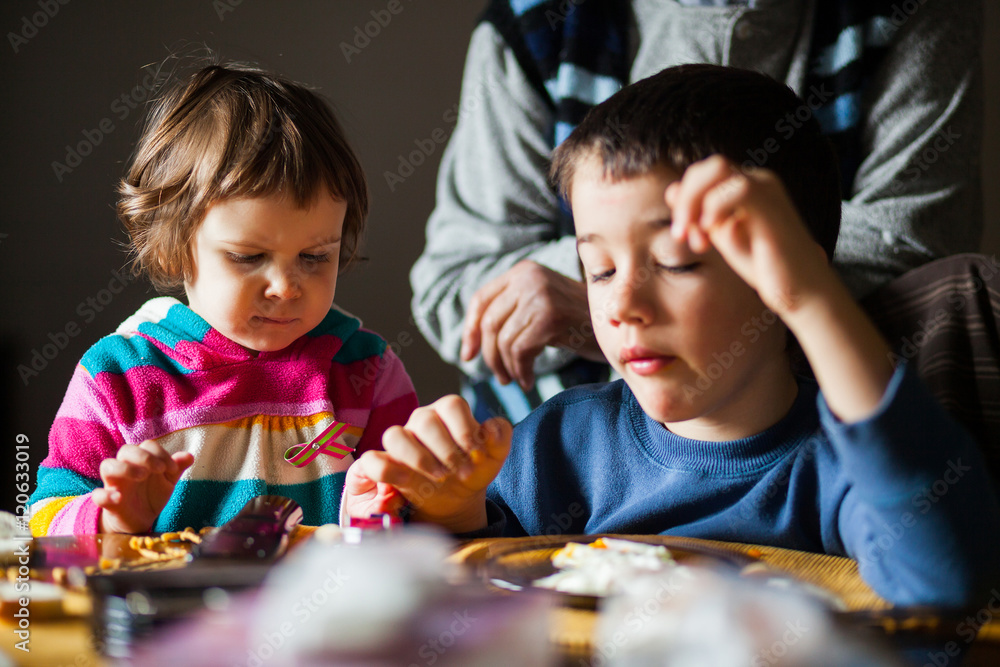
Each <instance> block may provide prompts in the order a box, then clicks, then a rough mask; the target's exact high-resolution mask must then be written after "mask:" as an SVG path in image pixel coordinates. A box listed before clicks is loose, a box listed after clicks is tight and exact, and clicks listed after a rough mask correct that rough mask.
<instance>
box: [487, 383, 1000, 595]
mask: <svg viewBox="0 0 1000 667" xmlns="http://www.w3.org/2000/svg"><path fill="white" fill-rule="evenodd" d="M489 498H490V500H492V501H493V502H494V503H495V504H496V505H497V506H499V509H500V510H502V511H503V514H504V517H503V518H500V517H499V516H496V517H494V518H492V519H491V521H493V523H492V525H491V527H490V528H491V529H492V530H494V531H502V533H503V534H504V535H508V536H519V535H525V534H527V535H556V534H566V535H572V534H595V533H620V534H627V533H634V534H657V533H659V534H664V535H683V536H688V537H699V538H705V539H714V540H727V541H739V542H748V543H754V544H766V545H773V546H777V547H785V548H789V549H800V550H805V551H814V552H823V553H829V554H836V555H845V556H850V557H852V558H854V559H856V560H857V561H858V562H859V566H860V571H861V575H862V576H863V577H864V579H865V581H866V582H867V583H868V584H869V585H870V586H871V587H872V588H873V589H874V590H875V591H876V592H877V593H879V594H880V595H881V596H883V597H884V598H886V599H888V600H889V601H891V602H893V603H894V604H939V605H948V606H960V605H966V604H975V603H976V602H977V601H978V600H979V598H980V596H981V595H983V594H984V593H985V592H986V591H988V590H989V589H990V588H991V587H993V586H996V585H998V584H1000V504H998V501H997V498H996V495H995V493H994V491H993V489H992V486H991V481H990V478H989V475H988V473H987V472H986V468H985V464H984V463H983V460H982V457H981V456H980V454H979V451H978V449H977V447H976V445H975V443H974V442H973V440H972V438H971V436H969V435H968V434H967V433H966V432H965V431H964V430H963V429H962V427H961V426H959V425H958V424H957V423H955V422H954V421H952V420H951V418H950V417H948V415H947V414H946V413H945V412H944V410H943V409H942V408H941V407H940V406H939V405H938V404H937V403H936V402H935V400H934V398H933V397H932V396H931V394H930V393H929V392H928V391H927V390H926V388H925V387H924V386H923V384H922V383H921V382H920V380H919V379H918V378H917V377H916V376H915V374H914V373H913V372H912V371H910V370H907V369H906V367H905V366H901V367H900V368H899V369H897V371H896V373H895V375H894V376H893V378H892V381H891V382H890V385H889V387H888V389H887V390H886V393H885V396H884V397H883V399H882V402H881V404H880V405H879V407H878V409H877V411H876V412H875V414H874V415H873V416H871V417H870V418H869V419H866V420H864V421H861V422H857V423H853V424H845V423H843V422H841V421H839V420H838V419H837V418H836V417H835V416H834V415H833V414H832V413H831V412H830V410H829V408H828V407H827V405H826V402H825V401H824V400H823V397H822V395H821V394H820V393H819V391H818V387H817V386H816V384H815V383H814V382H811V381H806V380H800V382H799V393H798V396H797V398H796V400H795V402H794V405H793V406H792V408H791V410H790V411H789V413H788V414H787V415H786V416H785V417H784V418H783V419H782V420H781V421H779V422H778V423H777V424H775V425H773V426H771V427H770V428H768V429H767V430H765V431H763V432H761V433H759V434H757V435H754V436H751V437H748V438H743V439H741V440H734V441H731V442H701V441H695V440H688V439H686V438H682V437H679V436H677V435H675V434H673V433H671V432H670V431H669V430H668V429H667V428H665V427H664V426H663V425H662V424H660V423H658V422H656V421H654V420H652V419H650V418H649V417H648V416H647V415H646V414H645V413H644V412H643V410H642V408H641V407H640V406H639V403H638V402H637V401H636V399H635V396H634V395H633V394H632V392H631V391H630V390H629V388H628V385H626V384H625V383H624V381H618V382H613V383H610V384H606V385H590V386H585V387H579V388H576V389H572V390H569V391H566V392H563V393H561V394H559V395H557V396H556V397H555V398H553V399H552V400H550V401H548V402H547V403H545V404H544V405H543V406H541V407H540V408H539V409H537V410H536V411H535V412H533V413H532V414H531V415H530V416H529V417H528V418H527V419H525V420H524V421H523V422H521V423H520V424H518V425H517V427H516V428H515V429H514V441H513V446H512V447H511V453H510V456H509V458H508V459H507V462H506V463H505V464H504V467H503V469H502V470H501V471H500V474H499V475H498V476H497V479H496V480H495V481H494V483H493V484H492V486H491V487H490V489H489ZM491 509H492V508H491ZM501 524H503V526H502V528H501Z"/></svg>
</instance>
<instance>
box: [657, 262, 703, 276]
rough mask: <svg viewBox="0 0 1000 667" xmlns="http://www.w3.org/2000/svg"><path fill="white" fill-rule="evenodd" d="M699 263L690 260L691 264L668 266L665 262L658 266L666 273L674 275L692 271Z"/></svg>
mask: <svg viewBox="0 0 1000 667" xmlns="http://www.w3.org/2000/svg"><path fill="white" fill-rule="evenodd" d="M700 264H701V262H692V263H691V264H680V265H676V266H668V265H666V264H659V265H658V266H659V267H660V268H661V269H663V270H664V271H666V272H667V273H672V274H675V275H676V274H680V273H691V272H692V271H694V270H695V269H697V268H698V266H699V265H700Z"/></svg>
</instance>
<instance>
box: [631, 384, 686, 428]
mask: <svg viewBox="0 0 1000 667" xmlns="http://www.w3.org/2000/svg"><path fill="white" fill-rule="evenodd" d="M633 394H635V397H636V400H637V401H638V402H639V407H641V408H642V411H643V412H645V413H646V414H647V415H648V416H649V418H650V419H652V420H654V421H657V422H659V423H661V424H664V425H667V424H670V423H671V422H684V421H688V420H691V419H694V418H695V417H697V416H698V415H699V412H698V408H697V406H696V405H695V403H694V402H693V401H692V399H691V397H685V395H684V393H683V392H676V393H675V392H672V393H670V394H659V395H657V396H648V395H646V396H644V395H642V393H640V392H636V391H635V389H633Z"/></svg>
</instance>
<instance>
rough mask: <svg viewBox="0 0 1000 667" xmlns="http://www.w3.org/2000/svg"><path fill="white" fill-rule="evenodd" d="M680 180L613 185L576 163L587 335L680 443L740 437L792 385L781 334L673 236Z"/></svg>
mask: <svg viewBox="0 0 1000 667" xmlns="http://www.w3.org/2000/svg"><path fill="white" fill-rule="evenodd" d="M679 177H680V174H678V173H676V172H674V171H672V170H670V169H668V168H666V167H658V168H656V169H654V170H653V171H651V172H649V173H646V174H644V175H642V176H637V177H634V178H628V179H623V180H620V181H612V180H610V179H609V178H606V177H605V176H604V175H603V169H602V166H601V161H600V158H599V157H597V156H593V155H591V156H588V157H587V158H585V159H583V160H581V161H580V164H579V165H578V167H577V169H576V171H575V174H574V177H573V181H572V188H571V192H570V199H571V203H572V208H573V213H574V222H575V225H576V234H577V246H578V249H579V253H580V260H581V262H582V264H583V268H584V280H585V281H586V282H587V295H588V301H589V303H590V312H591V319H592V321H593V325H594V332H595V335H596V337H597V342H598V344H599V345H600V346H601V350H602V351H603V352H604V354H605V356H606V357H607V359H608V361H609V362H610V363H611V365H612V366H613V367H614V368H615V369H616V370H617V371H618V372H619V373H621V375H622V377H623V378H624V379H625V381H626V382H627V383H628V385H629V387H630V388H631V389H632V392H633V393H634V394H635V396H636V398H637V399H638V401H639V404H640V405H641V406H642V408H643V410H645V412H646V413H647V414H648V415H649V416H650V417H652V418H653V419H655V420H657V421H659V422H661V423H664V424H666V425H668V427H669V428H670V429H671V430H672V431H674V432H675V433H678V434H679V435H682V436H684V437H689V438H697V439H702V440H728V439H735V438H739V437H745V436H747V435H751V434H752V433H755V432H758V431H759V430H761V428H762V426H761V424H760V423H759V422H760V415H761V414H763V413H768V414H771V413H773V410H774V408H773V406H774V404H775V402H776V401H780V400H784V399H787V396H788V392H789V388H790V387H794V381H793V380H792V376H791V373H790V371H789V369H788V362H787V358H786V355H785V352H784V344H785V328H784V326H783V325H782V324H781V323H780V321H777V320H776V319H775V318H774V316H773V315H772V314H771V313H770V311H768V310H767V309H766V308H765V306H764V304H763V303H762V302H761V300H760V298H759V297H758V296H757V294H756V293H755V292H754V291H753V290H752V289H751V288H750V286H749V285H747V284H746V283H745V282H744V281H743V280H742V279H741V278H740V277H739V276H737V275H736V273H734V272H733V271H732V269H730V268H729V266H728V265H727V264H726V263H725V261H724V260H723V259H722V257H721V255H719V253H718V252H717V251H715V250H714V249H710V250H709V251H708V252H706V253H704V254H702V255H696V254H694V253H693V252H692V251H691V250H690V249H689V248H688V246H687V244H686V242H683V243H679V242H677V241H676V240H675V239H674V238H673V237H672V236H671V234H670V209H669V208H668V207H667V205H666V203H665V201H664V191H665V190H666V187H667V185H669V184H670V183H671V182H673V181H675V180H677V179H678V178H679ZM792 391H794V390H792ZM782 392H783V393H782ZM792 397H794V393H793V394H792ZM787 407H788V405H785V406H784V409H787ZM762 411H763V413H762ZM782 414H783V413H782ZM778 417H779V418H780V415H778ZM774 421H776V419H775V420H774ZM771 423H773V421H771ZM767 425H769V424H767V423H765V424H764V425H763V427H766V426H767ZM748 431H749V432H748Z"/></svg>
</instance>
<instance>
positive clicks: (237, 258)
mask: <svg viewBox="0 0 1000 667" xmlns="http://www.w3.org/2000/svg"><path fill="white" fill-rule="evenodd" d="M226 255H227V256H228V257H229V259H230V261H233V262H236V263H237V264H253V263H254V262H258V261H260V258H261V257H263V255H241V254H240V253H238V252H227V253H226Z"/></svg>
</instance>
